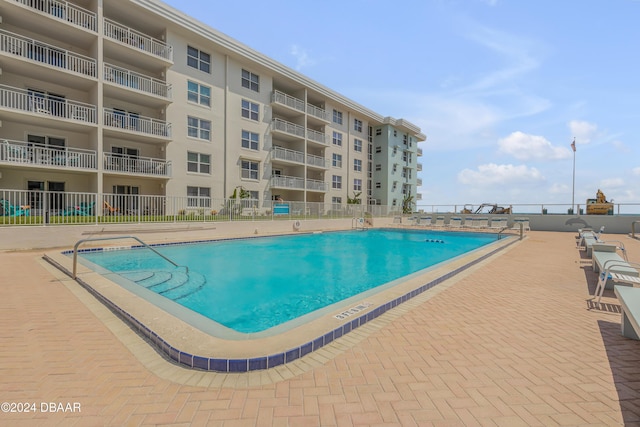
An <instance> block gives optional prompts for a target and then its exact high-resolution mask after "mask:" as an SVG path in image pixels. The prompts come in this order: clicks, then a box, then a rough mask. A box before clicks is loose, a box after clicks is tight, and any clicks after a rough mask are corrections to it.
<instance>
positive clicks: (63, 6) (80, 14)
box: [15, 0, 97, 32]
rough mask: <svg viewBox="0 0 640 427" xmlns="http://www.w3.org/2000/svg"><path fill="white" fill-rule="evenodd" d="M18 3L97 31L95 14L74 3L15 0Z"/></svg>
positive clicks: (49, 0)
mask: <svg viewBox="0 0 640 427" xmlns="http://www.w3.org/2000/svg"><path fill="white" fill-rule="evenodd" d="M15 1H17V2H18V3H20V4H23V5H25V6H27V7H30V8H32V9H35V10H39V11H40V12H44V13H46V14H49V15H51V16H52V17H54V18H56V19H59V20H61V21H66V22H69V23H70V24H73V25H76V26H78V27H82V28H86V29H88V30H91V31H94V32H95V31H97V30H96V28H97V25H96V23H97V19H96V14H95V13H94V12H91V11H89V10H86V9H83V8H81V7H80V6H77V5H75V4H72V3H69V2H66V1H59V0H15Z"/></svg>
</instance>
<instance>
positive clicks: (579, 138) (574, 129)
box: [569, 120, 598, 145]
mask: <svg viewBox="0 0 640 427" xmlns="http://www.w3.org/2000/svg"><path fill="white" fill-rule="evenodd" d="M569 130H571V135H572V136H573V137H574V138H575V139H576V145H580V144H588V143H590V142H591V139H593V137H594V136H596V132H597V131H598V126H596V125H595V124H593V123H589V122H586V121H583V120H571V121H570V122H569Z"/></svg>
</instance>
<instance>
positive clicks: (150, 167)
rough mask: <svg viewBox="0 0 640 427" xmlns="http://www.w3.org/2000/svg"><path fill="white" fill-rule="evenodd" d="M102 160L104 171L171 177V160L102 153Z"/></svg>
mask: <svg viewBox="0 0 640 427" xmlns="http://www.w3.org/2000/svg"><path fill="white" fill-rule="evenodd" d="M103 160H104V161H103V167H104V170H105V171H114V172H125V173H134V174H142V175H151V176H162V177H171V162H170V161H167V160H164V159H153V158H151V157H135V156H125V155H122V154H115V153H103Z"/></svg>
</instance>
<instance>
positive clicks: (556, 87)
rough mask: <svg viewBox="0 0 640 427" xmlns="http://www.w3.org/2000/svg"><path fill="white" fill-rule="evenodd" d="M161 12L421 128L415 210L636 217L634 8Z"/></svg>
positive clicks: (320, 7) (301, 7)
mask: <svg viewBox="0 0 640 427" xmlns="http://www.w3.org/2000/svg"><path fill="white" fill-rule="evenodd" d="M165 2H166V3H167V4H169V5H171V6H173V7H175V8H176V9H178V10H181V11H182V12H185V13H186V14H188V15H190V16H192V17H196V19H198V20H200V21H202V22H203V23H205V24H207V25H209V26H210V27H213V28H214V29H216V30H218V31H220V32H222V33H224V34H226V35H227V36H229V37H231V38H233V39H235V40H237V41H239V42H240V43H242V44H244V45H246V46H249V47H250V48H252V49H255V50H257V51H259V52H260V53H262V54H264V55H267V56H268V57H270V58H272V59H274V60H276V61H278V62H280V63H282V64H284V65H285V66H287V67H289V68H292V69H294V70H296V71H298V72H300V73H302V74H304V75H305V76H307V77H309V78H311V79H313V80H314V81H316V82H318V83H320V84H322V85H324V86H326V87H328V88H330V89H332V90H334V91H336V92H338V93H340V94H342V95H344V96H346V97H348V98H349V99H351V100H353V101H355V102H357V103H358V104H360V105H362V106H364V107H366V108H369V109H371V110H373V111H375V112H376V113H379V114H381V115H383V116H391V117H394V118H397V119H399V118H402V119H405V120H408V121H410V122H412V123H414V124H415V125H417V126H419V127H420V128H421V129H422V133H423V134H425V135H426V136H427V140H426V141H424V142H421V143H420V147H421V148H422V149H423V156H422V157H420V158H419V159H418V161H419V162H420V163H422V165H423V170H422V171H421V172H419V173H418V176H419V177H420V178H422V186H421V187H419V188H418V192H419V193H421V194H422V200H421V201H418V208H425V209H428V208H430V207H432V206H441V207H440V208H436V210H440V211H447V210H451V209H453V208H452V207H451V208H449V209H447V208H445V207H442V206H446V205H457V206H458V207H459V206H460V205H464V204H474V205H478V204H480V203H497V204H499V205H505V206H506V205H518V204H521V205H522V204H545V205H551V206H553V205H558V206H556V207H559V206H561V208H562V209H565V210H566V208H568V207H571V205H572V201H575V203H576V204H583V205H584V203H585V200H586V199H587V198H594V197H595V196H596V191H597V190H598V189H602V191H603V192H604V193H605V195H606V196H607V199H609V200H613V201H614V202H615V203H638V205H639V206H638V207H637V208H636V209H634V211H635V212H637V211H638V210H639V209H640V185H639V184H640V145H639V144H638V143H637V141H636V138H637V135H638V126H640V108H639V107H640V106H639V103H640V69H639V65H640V56H639V54H638V52H640V25H637V21H638V18H640V0H609V1H601V0H562V1H558V0H535V1H521V0H396V1H393V2H389V1H383V0H323V1H322V2H308V1H300V0H273V1H269V2H265V1H263V0H261V1H255V0H245V1H243V2H230V1H222V0H165ZM574 138H575V143H576V151H575V153H574V152H573V150H572V149H571V142H572V141H573V140H574ZM574 160H575V169H574ZM574 170H575V173H574ZM574 177H575V186H574V184H573V183H574ZM552 210H553V209H552ZM623 212H624V209H623Z"/></svg>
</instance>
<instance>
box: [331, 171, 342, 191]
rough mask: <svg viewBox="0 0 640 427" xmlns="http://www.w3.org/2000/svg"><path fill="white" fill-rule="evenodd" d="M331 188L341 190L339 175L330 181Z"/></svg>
mask: <svg viewBox="0 0 640 427" xmlns="http://www.w3.org/2000/svg"><path fill="white" fill-rule="evenodd" d="M331 187H332V188H335V189H336V190H338V189H340V188H342V177H341V176H340V175H333V178H332V179H331Z"/></svg>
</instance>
